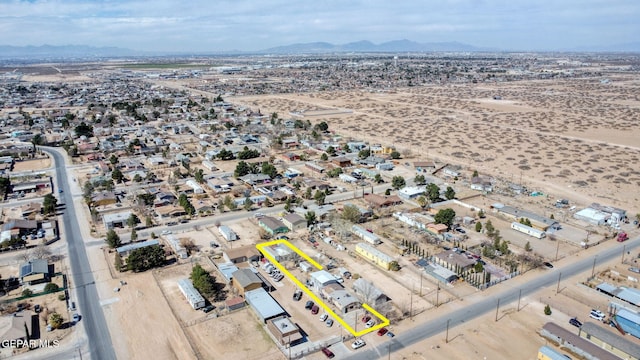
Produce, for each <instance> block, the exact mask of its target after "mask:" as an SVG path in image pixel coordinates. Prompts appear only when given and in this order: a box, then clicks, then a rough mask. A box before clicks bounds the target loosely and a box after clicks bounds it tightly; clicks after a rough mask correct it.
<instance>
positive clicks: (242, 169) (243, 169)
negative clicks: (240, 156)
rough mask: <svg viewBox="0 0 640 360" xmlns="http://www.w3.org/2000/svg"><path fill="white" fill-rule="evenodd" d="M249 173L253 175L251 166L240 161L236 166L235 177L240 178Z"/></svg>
mask: <svg viewBox="0 0 640 360" xmlns="http://www.w3.org/2000/svg"><path fill="white" fill-rule="evenodd" d="M249 173H251V166H249V164H247V163H246V162H245V161H239V162H238V165H236V169H235V170H234V172H233V176H235V177H237V178H239V177H241V176H245V175H247V174H249Z"/></svg>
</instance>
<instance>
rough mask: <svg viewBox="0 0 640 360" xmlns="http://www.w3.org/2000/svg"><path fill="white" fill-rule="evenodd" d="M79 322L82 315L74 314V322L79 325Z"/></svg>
mask: <svg viewBox="0 0 640 360" xmlns="http://www.w3.org/2000/svg"><path fill="white" fill-rule="evenodd" d="M78 321H80V315H78V314H75V313H74V314H73V322H74V323H77V322H78Z"/></svg>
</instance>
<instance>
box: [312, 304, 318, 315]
mask: <svg viewBox="0 0 640 360" xmlns="http://www.w3.org/2000/svg"><path fill="white" fill-rule="evenodd" d="M318 311H320V308H319V307H318V305H313V307H312V308H311V313H312V314H313V315H315V314H317V313H318Z"/></svg>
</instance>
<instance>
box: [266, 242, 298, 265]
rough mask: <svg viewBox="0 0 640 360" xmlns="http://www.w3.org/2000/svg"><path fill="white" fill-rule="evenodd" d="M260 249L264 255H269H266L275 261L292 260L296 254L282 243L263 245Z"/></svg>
mask: <svg viewBox="0 0 640 360" xmlns="http://www.w3.org/2000/svg"><path fill="white" fill-rule="evenodd" d="M262 251H263V252H264V253H265V256H266V255H269V256H267V257H271V258H273V259H275V260H276V261H277V262H283V261H289V260H294V259H295V258H296V257H297V256H298V254H296V253H295V252H294V251H293V250H291V248H290V247H288V246H285V245H283V244H275V245H271V246H265V247H263V248H262Z"/></svg>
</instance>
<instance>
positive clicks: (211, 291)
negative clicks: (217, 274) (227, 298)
mask: <svg viewBox="0 0 640 360" xmlns="http://www.w3.org/2000/svg"><path fill="white" fill-rule="evenodd" d="M190 278H191V282H193V287H194V288H196V289H197V290H198V291H199V292H200V293H201V294H202V295H204V296H206V297H212V296H214V295H216V294H217V293H218V292H219V290H218V287H217V286H216V279H215V278H214V277H213V276H211V274H210V273H209V272H208V271H206V270H205V269H203V268H202V266H200V264H196V265H195V266H194V267H193V268H192V269H191V276H190Z"/></svg>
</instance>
